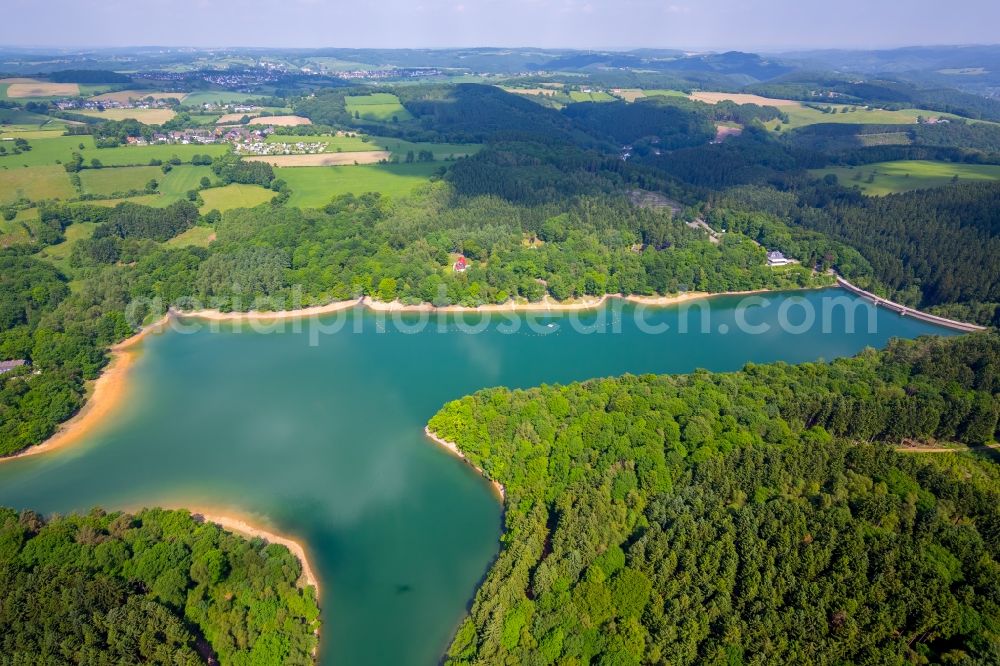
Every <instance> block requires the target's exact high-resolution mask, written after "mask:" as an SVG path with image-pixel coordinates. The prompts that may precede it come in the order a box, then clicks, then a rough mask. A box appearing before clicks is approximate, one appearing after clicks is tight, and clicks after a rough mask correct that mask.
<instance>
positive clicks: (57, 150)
mask: <svg viewBox="0 0 1000 666" xmlns="http://www.w3.org/2000/svg"><path fill="white" fill-rule="evenodd" d="M28 144H29V145H30V146H31V150H29V151H27V152H23V153H21V154H19V155H6V156H0V167H4V166H6V167H8V168H14V167H24V166H42V165H47V164H60V163H66V162H69V161H70V160H72V159H73V153H80V155H81V156H82V157H83V160H84V162H85V163H88V164H89V163H90V160H92V159H97V160H100V162H101V164H103V165H104V166H133V165H135V166H139V165H148V164H149V162H150V160H154V159H156V160H161V161H163V162H166V161H167V160H169V159H171V158H173V157H177V158H179V159H180V160H181V161H182V162H190V161H191V157H192V156H194V155H211V156H213V157H214V156H216V155H222V154H224V153H226V152H227V151H228V150H229V146H228V145H221V144H209V145H204V146H202V145H190V144H189V145H181V144H172V145H171V144H157V145H151V146H116V147H114V148H97V147H96V146H95V145H94V138H93V137H92V136H90V135H81V136H55V137H51V138H43V139H29V140H28ZM80 146H83V147H82V148H81V147H80Z"/></svg>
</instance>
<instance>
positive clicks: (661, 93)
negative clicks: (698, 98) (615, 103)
mask: <svg viewBox="0 0 1000 666" xmlns="http://www.w3.org/2000/svg"><path fill="white" fill-rule="evenodd" d="M617 94H618V96H619V97H621V98H622V99H623V100H625V101H626V102H634V101H635V100H637V99H642V98H643V97H687V95H686V94H685V93H682V92H681V91H680V90H661V89H640V88H625V89H622V90H619V91H618V93H617Z"/></svg>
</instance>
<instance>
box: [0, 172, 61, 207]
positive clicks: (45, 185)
mask: <svg viewBox="0 0 1000 666" xmlns="http://www.w3.org/2000/svg"><path fill="white" fill-rule="evenodd" d="M75 195H76V190H75V189H74V188H73V185H72V184H70V182H69V174H67V173H66V170H65V169H63V168H62V167H61V166H36V167H31V168H29V169H2V168H0V203H10V202H12V201H17V200H18V199H21V198H25V199H31V200H32V201H38V200H40V199H68V198H71V197H73V196H75Z"/></svg>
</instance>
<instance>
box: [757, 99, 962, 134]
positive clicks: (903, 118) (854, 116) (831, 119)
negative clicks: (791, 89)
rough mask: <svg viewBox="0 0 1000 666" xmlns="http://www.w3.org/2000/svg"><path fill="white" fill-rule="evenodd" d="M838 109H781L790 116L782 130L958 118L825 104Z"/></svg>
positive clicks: (919, 111)
mask: <svg viewBox="0 0 1000 666" xmlns="http://www.w3.org/2000/svg"><path fill="white" fill-rule="evenodd" d="M822 106H829V107H833V108H835V109H837V112H836V113H823V112H822V111H817V110H816V109H812V108H809V107H807V106H804V105H802V104H799V105H797V106H783V107H780V108H781V110H782V111H784V112H785V113H787V114H788V119H789V123H788V124H787V125H782V128H781V129H782V130H790V129H796V128H798V127H805V126H806V125H816V124H818V123H838V124H843V123H847V124H852V125H912V124H914V123H916V122H917V117H918V116H924V117H925V118H931V117H942V118H956V117H957V116H954V115H952V114H950V113H940V112H938V111H927V110H925V109H900V110H899V111H887V110H885V109H871V110H868V109H865V108H864V107H852V106H849V105H845V104H824V105H822ZM844 108H847V109H852V108H853V109H856V110H855V111H848V112H846V113H844V112H841V109H844ZM778 124H780V121H777V120H775V121H771V122H769V123H767V126H768V128H770V129H775V127H777V126H778Z"/></svg>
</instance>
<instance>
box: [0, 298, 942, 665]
mask: <svg viewBox="0 0 1000 666" xmlns="http://www.w3.org/2000/svg"><path fill="white" fill-rule="evenodd" d="M833 297H838V298H844V299H847V300H848V301H849V302H851V303H854V302H855V299H854V297H853V296H847V295H846V292H842V291H839V290H834V289H829V290H822V291H815V292H808V293H804V294H798V295H792V294H771V295H767V296H766V299H767V303H768V305H766V306H764V305H762V304H761V303H760V302H759V301H755V302H754V305H753V307H752V308H751V309H750V311H749V312H748V313H747V314H746V317H745V319H746V321H743V320H742V319H740V316H741V315H740V314H739V310H738V308H737V305H738V304H739V303H740V299H739V298H736V297H721V298H716V299H712V300H711V301H708V303H710V309H711V315H710V319H709V320H707V322H708V325H707V326H706V327H705V329H704V332H702V323H703V322H702V319H701V318H700V316H701V308H700V307H699V308H697V309H693V310H692V312H691V313H688V314H687V315H684V314H683V313H682V310H679V309H678V308H676V307H674V308H664V309H658V310H642V309H640V310H641V313H642V314H643V317H644V319H643V322H644V324H643V325H641V326H640V325H639V324H637V322H636V307H635V306H632V305H627V304H624V303H623V302H621V301H611V302H609V304H608V305H606V306H605V308H604V309H602V310H601V311H598V312H590V313H586V314H552V315H540V314H537V313H536V314H533V315H525V316H518V317H517V318H514V317H513V316H511V315H509V314H508V315H504V316H502V317H501V316H499V315H497V316H494V317H493V320H492V321H491V324H490V325H489V326H488V327H487V328H486V330H484V331H482V332H478V333H476V332H469V329H472V328H476V324H478V323H480V321H481V318H480V316H479V315H469V316H467V317H465V319H464V320H462V321H464V323H462V321H459V320H456V318H455V316H453V315H416V314H410V315H405V316H403V317H401V318H399V321H400V322H401V323H402V324H403V325H404V326H405V327H406V329H407V330H406V331H401V330H400V326H399V325H396V323H394V322H393V318H392V317H391V316H387V315H384V314H376V313H372V312H369V311H367V310H362V309H357V310H353V311H347V312H344V313H340V314H338V315H331V316H330V317H329V318H326V319H324V325H325V326H326V327H328V328H335V326H333V325H332V324H331V322H336V321H340V322H341V323H342V324H343V327H342V329H341V330H340V331H339V332H337V333H322V334H318V333H317V331H316V327H315V326H313V325H311V323H310V322H308V321H306V322H300V323H299V325H297V326H294V327H293V326H292V324H290V323H286V324H285V325H284V326H283V327H282V328H284V329H285V330H283V331H281V332H274V333H265V332H260V331H256V332H255V331H254V330H252V329H251V327H250V326H248V325H226V326H223V327H222V330H221V331H219V330H217V331H214V332H213V331H211V330H209V329H208V328H207V327H205V326H203V327H201V329H202V330H199V331H196V332H190V333H187V334H184V333H178V332H168V333H166V334H164V335H158V336H153V337H151V338H149V339H148V340H147V341H145V342H144V343H143V347H142V353H141V357H140V358H139V360H138V361H137V362H136V365H135V366H134V368H133V370H132V374H131V379H130V383H129V397H128V399H127V401H126V403H125V404H124V405H123V406H122V407H121V409H120V410H119V411H118V412H117V414H116V415H115V416H114V417H113V418H112V419H110V420H109V421H108V422H107V423H106V424H104V425H102V426H101V427H100V428H99V429H98V431H96V432H94V433H93V434H92V435H90V436H89V437H88V438H87V440H86V441H84V442H82V443H80V444H77V445H74V446H73V447H70V448H67V449H65V450H62V451H56V452H54V453H51V454H44V455H39V456H34V457H30V458H24V459H21V460H17V461H12V462H8V463H5V464H3V465H0V504H2V505H7V506H13V507H16V508H33V509H35V510H38V511H41V512H46V513H48V512H62V513H66V512H70V511H86V510H87V509H89V508H90V507H92V506H95V505H100V506H102V507H104V508H106V509H116V508H130V509H135V508H139V507H141V506H154V505H158V504H164V505H169V506H189V507H215V508H217V509H231V510H233V511H235V512H239V513H241V514H247V515H250V516H257V517H259V518H260V520H261V521H262V522H265V523H267V524H269V525H272V526H274V527H275V528H276V529H277V530H279V531H281V532H284V533H287V534H289V535H292V536H295V537H297V538H300V539H302V540H303V541H304V542H305V545H306V547H307V549H308V551H309V554H310V559H311V560H312V562H313V564H314V567H315V568H316V570H317V572H318V574H319V577H320V579H321V583H322V586H323V589H322V598H321V606H322V609H323V618H322V619H323V630H322V631H323V634H322V646H321V657H322V662H323V663H324V664H338V665H340V664H349V665H351V666H354V665H358V664H434V663H436V662H437V661H438V660H439V659H440V656H441V653H442V652H443V651H444V649H445V648H446V647H447V644H448V641H449V639H450V637H451V634H452V632H453V631H454V629H455V627H456V626H457V623H458V622H459V620H460V619H461V617H462V615H463V613H464V611H465V608H466V607H467V605H468V603H469V601H470V600H471V598H472V597H473V595H474V593H475V589H476V585H477V583H478V581H479V580H480V579H481V578H482V576H483V575H484V574H485V572H486V570H487V568H488V567H489V565H490V562H491V561H492V558H493V557H494V556H495V554H496V552H497V550H498V548H499V541H498V539H499V536H500V534H501V527H502V525H501V511H500V505H499V503H498V501H497V499H496V497H495V496H494V495H493V494H492V492H491V490H490V487H489V486H488V484H486V483H485V482H484V481H483V480H482V479H481V478H480V477H478V476H477V475H476V474H475V473H474V472H473V471H472V470H471V469H470V468H468V467H466V466H465V465H464V464H463V463H462V462H461V461H459V460H458V459H456V458H454V457H452V456H450V455H449V454H447V453H446V452H444V451H442V450H440V449H439V448H438V447H436V446H435V445H434V444H432V443H431V442H429V441H428V440H427V439H425V437H424V436H423V426H424V424H425V423H426V421H427V419H428V418H429V417H430V416H431V415H433V414H434V412H435V411H437V410H438V409H439V408H440V407H441V405H442V404H444V403H445V402H447V401H448V400H451V399H454V398H458V397H460V396H462V395H464V394H467V393H470V392H472V391H475V390H477V389H480V388H483V387H487V386H495V385H506V386H511V387H528V386H533V385H536V384H540V383H555V382H563V383H564V382H570V381H574V380H581V379H588V378H592V377H599V376H607V375H617V374H622V373H625V372H632V373H681V372H688V371H691V370H694V369H696V368H707V369H709V370H716V371H720V370H737V369H739V368H740V367H742V366H743V365H744V364H745V363H747V362H751V361H752V362H756V363H762V362H768V361H776V360H783V361H788V362H792V363H795V362H804V361H812V360H817V359H827V360H829V359H833V358H837V357H841V356H848V355H853V354H855V353H857V352H858V351H860V350H861V349H863V348H864V347H866V346H874V347H882V346H884V345H885V344H886V342H887V341H888V340H889V338H890V337H893V336H899V337H907V338H912V337H916V336H918V335H923V334H929V333H935V334H948V333H949V332H948V331H946V330H944V329H940V328H937V327H934V326H931V325H929V324H925V323H922V322H919V321H916V320H913V319H908V318H903V317H899V316H897V315H895V314H893V313H890V312H887V311H885V310H878V311H877V313H876V314H875V318H874V320H873V321H874V323H875V326H874V330H872V331H869V330H867V325H866V324H867V320H866V318H865V317H864V316H862V317H860V319H861V322H860V323H858V322H856V325H857V328H858V329H859V331H860V332H855V333H848V332H845V323H846V319H845V314H844V313H843V311H842V310H835V311H834V314H833V316H832V317H830V316H827V317H824V316H822V309H823V308H822V304H823V301H824V299H829V298H833ZM783 306H784V307H788V306H793V307H791V308H790V309H789V311H788V312H787V313H786V314H788V317H789V319H790V323H789V324H787V325H786V326H785V327H784V328H785V330H782V327H781V326H780V325H779V315H780V314H781V312H780V311H781V309H782V307H783ZM803 307H811V308H814V310H815V312H816V313H817V314H818V315H819V316H818V317H817V320H816V322H815V323H814V324H813V325H812V326H810V327H808V330H807V331H806V332H802V333H796V332H794V330H796V329H797V328H803V327H804V326H800V324H803V313H804V310H803V309H802V308H803ZM866 309H867V306H862V307H861V308H860V309H859V310H858V312H859V313H862V314H863V313H864V312H866ZM525 317H529V318H525ZM685 317H686V318H687V321H689V326H688V332H687V333H682V332H681V331H680V329H681V328H682V326H681V322H682V320H684V319H685ZM338 318H339V319H338ZM421 318H425V319H426V325H425V326H424V327H423V328H422V330H418V329H421V327H420V326H419V323H420V321H421ZM529 321H530V322H531V324H530V326H529V325H528V322H529ZM601 322H604V323H605V324H606V326H605V328H604V330H603V331H602V330H600V328H599V327H598V330H584V329H583V327H584V326H587V325H591V324H595V323H601ZM741 323H742V325H741ZM664 324H666V325H667V326H669V329H668V330H666V331H665V332H663V331H661V332H659V333H652V332H650V331H649V329H650V328H658V327H659V328H662V326H663V325H664ZM515 326H519V330H517V331H516V332H510V330H509V329H512V328H514V327H515ZM759 326H767V327H770V330H768V331H765V332H759V333H756V334H755V333H749V332H747V331H746V329H747V328H748V327H759ZM824 327H825V328H826V329H828V330H829V332H823V329H824ZM293 329H299V330H297V331H296V330H293ZM411 329H412V330H411ZM578 329H579V330H578ZM789 329H791V330H789ZM414 330H416V331H417V332H413V331H414ZM313 343H318V344H313Z"/></svg>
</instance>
